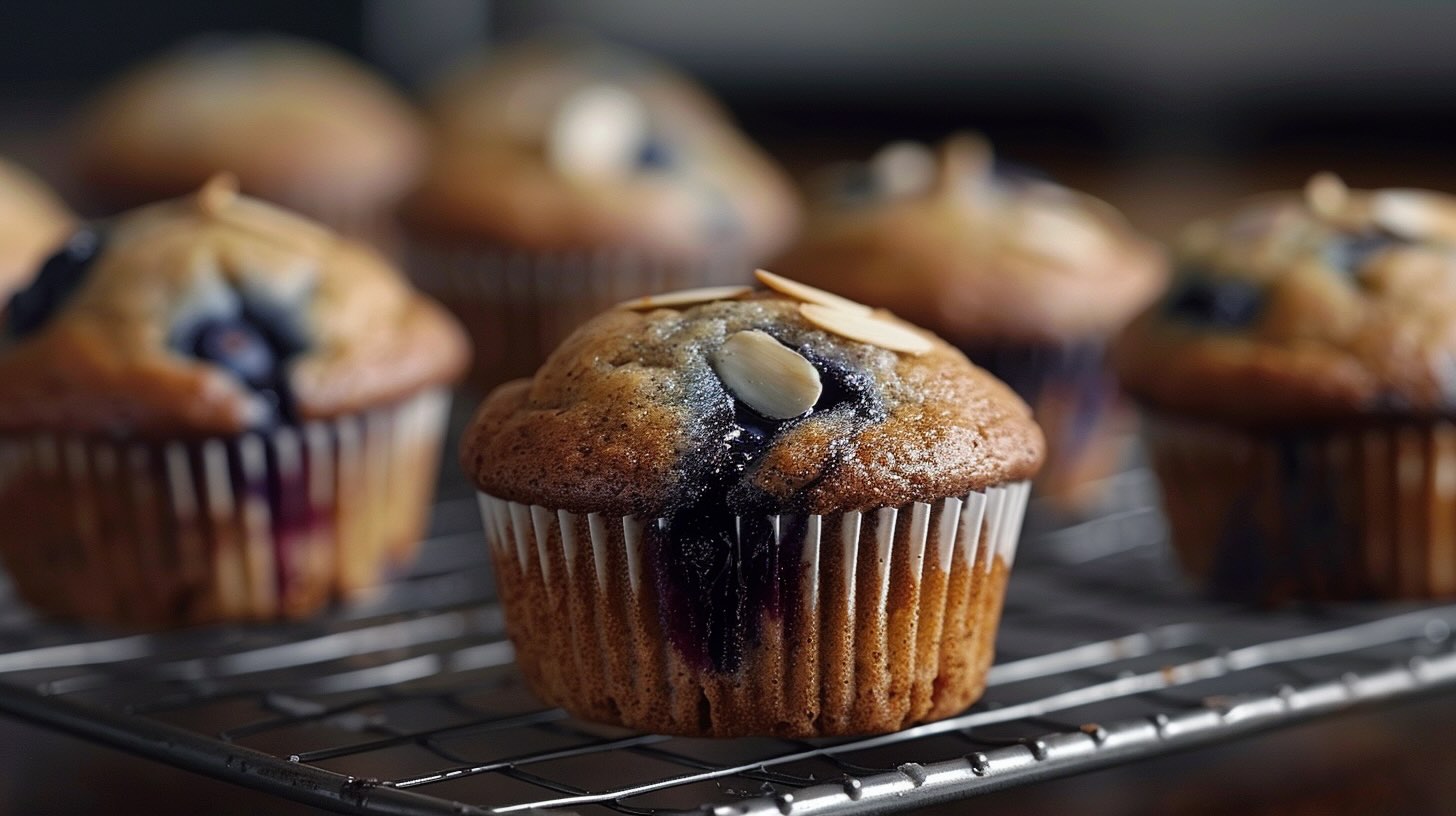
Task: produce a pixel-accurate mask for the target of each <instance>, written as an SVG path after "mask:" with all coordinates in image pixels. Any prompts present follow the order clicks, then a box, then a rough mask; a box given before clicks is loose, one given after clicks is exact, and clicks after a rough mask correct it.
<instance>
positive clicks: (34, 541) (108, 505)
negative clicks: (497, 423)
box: [0, 390, 449, 627]
mask: <svg viewBox="0 0 1456 816" xmlns="http://www.w3.org/2000/svg"><path fill="white" fill-rule="evenodd" d="M448 408H449V395H448V393H447V392H446V391H444V390H432V391H429V392H426V393H423V394H421V395H418V396H415V397H412V398H410V399H408V400H405V401H403V402H400V403H398V404H396V405H393V406H390V407H387V408H381V409H377V410H371V411H368V412H365V413H361V414H358V415H352V416H347V417H343V418H339V419H335V420H331V421H328V422H311V423H307V424H304V425H301V426H296V427H294V426H285V427H280V428H277V429H275V430H271V431H267V432H253V433H247V434H243V435H240V436H236V437H230V438H211V439H201V440H187V441H181V440H179V441H170V442H155V441H126V440H114V439H107V438H96V437H83V436H68V435H56V434H37V435H29V436H9V437H5V438H4V439H0V513H3V517H4V518H6V519H8V520H9V522H10V524H11V529H10V530H9V531H8V533H7V534H6V535H5V536H3V537H0V557H3V560H4V563H5V566H6V568H7V570H8V572H9V573H10V576H11V577H12V579H13V580H14V582H15V584H16V587H17V589H18V590H19V591H20V593H21V595H22V596H23V597H24V598H25V599H26V600H27V601H29V602H30V603H31V604H32V605H33V606H35V607H37V608H39V609H41V610H43V611H46V612H49V613H51V614H55V615H59V616H62V617H69V618H80V619H87V620H95V621H102V622H109V623H115V624H121V625H126V626H142V627H155V626H176V625H183V624H193V623H203V622H211V621H219V620H263V619H272V618H281V617H297V616H302V615H307V614H309V613H311V612H314V611H316V610H318V609H319V608H320V607H322V606H324V605H325V604H327V603H328V602H329V601H330V600H332V599H334V598H338V597H342V596H346V595H349V594H351V593H354V592H357V591H359V590H363V589H366V588H368V587H371V586H373V585H374V584H376V583H377V582H378V580H379V578H380V577H381V575H382V573H383V572H384V571H385V570H386V569H387V568H388V567H389V566H390V565H391V564H393V563H397V562H400V561H403V560H406V559H408V558H409V557H410V556H411V555H412V554H413V551H414V548H415V546H416V544H417V541H418V537H419V535H420V533H421V532H422V530H423V525H424V523H425V519H426V512H427V508H428V504H429V501H430V497H431V494H432V491H433V484H434V479H435V475H436V471H437V468H438V462H439V452H440V443H441V440H442V438H443V435H444V430H445V423H446V419H447V414H448Z"/></svg>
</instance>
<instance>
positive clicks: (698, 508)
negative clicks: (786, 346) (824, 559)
mask: <svg viewBox="0 0 1456 816" xmlns="http://www.w3.org/2000/svg"><path fill="white" fill-rule="evenodd" d="M798 351H799V353H801V354H803V355H804V357H806V358H807V359H809V360H810V362H812V363H814V365H815V367H816V368H817V369H818V370H819V373H820V379H821V382H822V384H823V386H824V390H823V393H822V394H821V396H820V399H819V401H818V403H816V404H815V406H814V407H813V408H812V409H810V411H809V412H807V413H806V414H805V415H804V416H802V417H796V418H794V419H789V420H782V421H780V420H773V419H769V418H767V417H764V416H762V415H760V414H758V413H757V412H755V411H754V410H753V409H751V408H749V407H748V406H746V405H744V404H743V403H741V402H739V401H737V400H735V399H733V398H732V396H731V395H729V394H727V393H726V392H725V393H724V394H723V397H722V399H721V400H719V401H717V402H716V403H715V408H714V410H713V411H712V416H711V417H709V423H710V427H711V428H712V429H713V433H712V436H711V440H712V441H711V442H710V443H709V444H708V445H706V446H704V448H703V449H701V450H698V451H695V452H694V453H693V455H692V456H691V458H690V463H689V478H688V479H687V480H686V482H687V483H688V484H692V485H695V489H694V490H693V491H692V493H691V495H689V496H686V497H685V498H684V500H683V501H681V502H679V503H678V504H677V505H676V507H675V509H674V510H673V511H672V512H670V513H669V514H668V515H667V519H666V523H665V525H663V526H662V527H659V526H658V525H656V524H652V525H649V526H648V528H647V529H646V531H645V536H644V537H645V544H646V551H647V559H648V563H649V564H651V565H652V572H653V575H654V578H655V581H656V586H657V590H658V594H659V597H660V598H661V599H662V606H661V612H662V618H661V622H662V626H663V629H664V631H665V632H667V635H668V638H669V639H670V641H671V642H672V644H673V646H674V648H675V649H676V650H677V652H678V653H679V654H680V655H682V656H683V658H684V659H685V660H686V661H687V662H688V663H689V664H690V665H692V666H694V667H695V668H698V669H703V670H712V671H717V672H725V673H731V672H734V671H736V670H737V669H738V668H739V667H741V666H742V664H743V659H744V655H745V654H746V653H747V650H748V649H749V647H750V646H752V645H753V644H754V643H756V642H757V641H758V639H759V636H760V633H761V628H762V625H763V621H764V620H765V619H773V618H787V617H791V616H788V615H786V614H785V613H786V611H787V610H788V609H789V608H794V607H796V606H797V605H796V604H794V603H793V600H794V599H795V598H797V597H798V588H799V583H800V580H801V579H800V554H801V548H802V544H803V540H804V522H803V517H802V516H801V515H799V514H793V510H794V508H792V507H791V506H781V505H779V504H776V503H775V502H773V501H772V500H771V499H770V498H769V497H767V496H764V495H762V494H760V493H758V492H757V491H756V490H755V489H753V488H752V486H751V485H748V484H745V482H744V476H745V475H746V474H747V473H748V472H749V470H750V469H751V468H752V466H753V465H754V464H755V463H756V462H757V461H758V460H759V459H760V458H761V457H762V456H763V455H764V454H765V453H766V452H767V451H768V450H769V449H770V448H771V447H772V445H773V444H774V441H775V440H776V439H777V437H778V436H779V434H781V433H782V432H783V431H784V430H785V429H787V428H789V427H791V426H792V425H794V424H795V423H798V422H802V421H804V420H805V419H806V418H808V417H811V416H814V415H815V414H823V413H826V412H829V411H851V412H853V413H854V415H855V416H857V417H861V418H863V419H864V420H865V421H868V420H869V419H871V418H873V417H875V416H878V415H880V413H881V412H882V411H883V408H882V406H881V401H880V397H879V394H878V392H877V390H876V389H875V386H874V382H873V380H872V379H871V378H870V377H869V376H868V375H866V374H864V373H862V372H855V371H852V370H851V369H850V368H849V367H848V366H845V365H843V364H841V363H837V362H833V361H829V360H826V359H823V358H820V357H817V356H815V355H813V354H812V353H810V352H808V351H806V350H805V349H799V350H798ZM785 513H789V514H791V515H783V514H785ZM775 515H779V516H781V517H780V519H779V530H778V533H777V534H776V533H775V530H774V521H773V516H775ZM786 624H787V625H788V626H789V627H790V628H791V629H792V627H793V625H794V623H793V621H786Z"/></svg>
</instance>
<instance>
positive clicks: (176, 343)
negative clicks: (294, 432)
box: [171, 300, 306, 421]
mask: <svg viewBox="0 0 1456 816" xmlns="http://www.w3.org/2000/svg"><path fill="white" fill-rule="evenodd" d="M285 314H286V312H285V311H284V310H283V309H282V308H281V307H280V308H276V309H273V308H262V309H260V308H258V306H257V304H256V303H254V302H250V301H247V300H245V301H244V305H243V309H242V312H241V313H240V314H236V315H211V316H207V317H203V318H201V319H200V320H197V321H195V322H192V323H188V324H184V325H182V326H179V327H177V328H175V329H173V332H172V337H171V346H172V348H174V349H176V350H177V351H178V352H179V353H181V354H186V355H189V356H192V357H195V358H197V359H199V360H205V361H206V362H209V363H211V364H213V365H215V366H217V367H219V368H221V369H223V370H225V371H227V372H228V373H230V374H232V375H233V376H235V377H237V378H238V379H239V380H240V381H242V382H243V383H244V384H245V385H247V386H248V387H249V388H251V389H252V390H253V391H254V392H255V393H257V394H258V396H260V397H262V398H263V399H265V400H267V401H268V402H270V403H271V404H272V405H273V407H274V409H275V411H274V418H275V419H278V418H281V419H284V420H289V421H292V420H293V419H294V418H295V414H294V406H293V401H292V397H291V394H290V392H289V389H288V378H287V371H286V368H285V367H284V365H283V363H284V361H285V360H287V359H288V358H289V357H291V356H293V355H294V354H297V353H298V352H300V351H301V350H303V348H304V347H305V345H306V343H305V338H302V337H301V336H299V333H298V332H296V331H295V330H294V326H293V324H292V323H291V322H289V321H286V320H283V319H282V316H283V315H285ZM264 315H271V317H265V316H264ZM280 321H281V322H280Z"/></svg>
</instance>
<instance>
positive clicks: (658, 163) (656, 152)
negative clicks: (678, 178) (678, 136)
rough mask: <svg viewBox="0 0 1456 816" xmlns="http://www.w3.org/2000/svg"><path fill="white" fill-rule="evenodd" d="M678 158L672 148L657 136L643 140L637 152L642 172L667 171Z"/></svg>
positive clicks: (638, 163) (638, 165) (638, 164)
mask: <svg viewBox="0 0 1456 816" xmlns="http://www.w3.org/2000/svg"><path fill="white" fill-rule="evenodd" d="M675 159H676V157H675V156H674V155H673V150H672V147H671V146H669V145H668V143H667V142H665V141H663V140H662V139H660V138H658V137H656V136H648V137H647V138H646V139H644V140H642V147H641V149H640V150H639V151H638V152H637V167H638V168H639V169H641V170H666V169H668V168H670V167H672V165H673V164H674V161H675Z"/></svg>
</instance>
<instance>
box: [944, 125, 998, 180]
mask: <svg viewBox="0 0 1456 816" xmlns="http://www.w3.org/2000/svg"><path fill="white" fill-rule="evenodd" d="M994 169H995V161H994V158H993V155H992V153H991V144H990V143H989V142H987V141H986V139H985V137H984V136H982V135H981V134H979V133H972V132H964V133H957V134H954V135H952V136H950V137H949V138H947V139H946V140H945V141H944V142H942V143H941V145H940V163H939V164H938V165H937V166H936V176H935V182H934V185H933V186H934V188H935V190H936V192H937V193H939V194H940V195H961V194H962V193H964V192H966V191H967V190H970V191H972V192H980V191H985V190H986V189H988V187H989V185H990V180H991V177H992V175H993V173H994Z"/></svg>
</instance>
